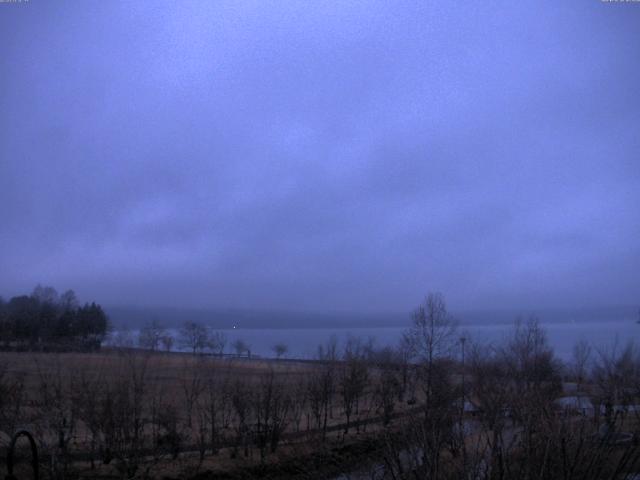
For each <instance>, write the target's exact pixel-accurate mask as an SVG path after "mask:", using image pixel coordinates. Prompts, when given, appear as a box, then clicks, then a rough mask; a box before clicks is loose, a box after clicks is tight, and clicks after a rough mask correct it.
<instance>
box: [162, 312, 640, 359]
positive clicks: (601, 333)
mask: <svg viewBox="0 0 640 480" xmlns="http://www.w3.org/2000/svg"><path fill="white" fill-rule="evenodd" d="M540 325H541V326H542V327H543V328H544V329H545V331H546V333H547V338H548V340H549V343H550V345H551V346H552V347H553V348H554V349H555V352H556V355H557V356H558V357H559V358H561V359H563V360H569V359H570V358H571V355H572V350H573V346H574V345H575V344H576V343H577V342H578V341H580V340H586V341H587V342H589V344H590V345H591V346H592V347H593V348H594V349H600V350H603V349H611V348H614V347H615V346H616V345H617V348H621V347H622V346H624V345H626V344H627V342H628V341H629V340H634V341H635V342H636V343H640V324H638V323H636V322H634V321H629V320H626V321H600V322H598V321H590V322H579V323H578V322H575V323H573V322H553V323H551V322H550V323H545V322H541V323H540ZM513 328H514V327H513V324H481V325H469V324H468V325H460V326H459V335H460V336H462V335H464V336H466V337H468V338H469V339H471V340H473V341H477V342H481V343H494V344H498V343H500V342H502V341H503V340H504V339H505V338H506V337H508V336H509V335H510V334H511V333H512V332H513ZM219 331H221V332H224V334H225V335H226V336H227V340H228V341H227V347H226V349H225V352H227V353H232V347H231V344H232V343H233V342H234V341H235V340H238V339H241V340H243V341H244V342H245V343H247V344H248V345H249V346H250V347H251V353H252V355H260V356H264V357H272V356H273V352H272V350H271V348H272V346H273V345H275V344H276V343H279V342H282V343H285V344H286V345H287V346H288V349H289V350H288V353H287V355H286V356H287V357H288V358H302V359H311V358H314V357H315V355H316V353H317V348H318V345H319V344H326V342H327V341H328V340H329V339H330V338H331V336H333V335H335V336H336V337H337V339H338V348H339V349H340V347H341V346H344V344H345V342H346V340H347V339H348V338H349V336H356V337H362V338H364V339H367V338H370V337H371V338H373V339H374V344H375V345H376V346H377V347H383V346H395V345H397V344H398V342H399V341H400V339H401V337H402V334H403V333H404V332H405V331H406V327H403V328H400V327H372V328H350V329H349V328H345V329H335V328H331V329H329V328H301V329H243V328H237V329H226V330H219ZM171 333H172V334H173V335H174V336H176V338H177V334H178V332H177V330H172V331H171Z"/></svg>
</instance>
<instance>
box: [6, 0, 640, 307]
mask: <svg viewBox="0 0 640 480" xmlns="http://www.w3.org/2000/svg"><path fill="white" fill-rule="evenodd" d="M0 72H1V74H0V212H1V223H0V294H2V296H4V297H5V298H7V297H10V296H12V295H15V294H19V293H23V292H29V291H31V289H32V288H33V286H34V285H35V284H36V283H38V282H40V283H43V284H51V285H53V286H55V287H56V288H58V289H59V290H64V289H67V288H73V289H74V290H76V292H77V293H78V295H79V297H80V298H81V299H83V300H96V301H98V302H100V303H103V304H107V305H171V306H198V307H210V306H211V307H236V308H271V309H294V310H310V311H325V310H326V311H358V312H373V311H383V310H384V311H397V310H403V311H404V310H407V309H411V308H413V307H414V306H415V305H416V304H417V303H418V302H420V300H421V298H422V297H423V295H424V294H425V293H426V292H427V291H440V292H442V293H443V294H444V295H445V296H446V297H447V299H448V301H449V304H450V305H451V306H453V307H454V308H457V309H473V308H492V307H510V308H531V307H553V306H577V305H609V304H637V303H638V302H640V281H639V280H640V4H637V3H603V2H601V1H598V0H580V1H569V0H562V1H560V0H551V1H542V2H540V1H535V2H534V1H530V2H526V1H517V2H514V1H512V0H510V1H503V2H493V1H482V2H480V1H449V2H444V1H437V2H436V1H416V2H388V1H385V2H380V3H377V2H357V1H330V2H321V1H312V2H307V1H298V2H293V1H283V0H279V1H275V2H266V1H256V2H247V3H244V2H238V1H229V2H205V1H202V2H186V1H170V2H159V1H154V2H150V1H149V2H144V1H135V2H134V1H122V2H117V1H79V0H78V1H55V2H53V1H46V2H45V1H43V0H30V1H29V2H28V3H0Z"/></svg>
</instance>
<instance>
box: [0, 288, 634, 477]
mask: <svg viewBox="0 0 640 480" xmlns="http://www.w3.org/2000/svg"><path fill="white" fill-rule="evenodd" d="M184 333H187V332H186V331H185V332H184ZM196 337H197V335H195V336H193V338H196ZM186 338H188V336H185V339H186ZM190 351H191V353H195V354H194V355H179V356H167V355H157V354H155V353H154V352H153V351H151V349H148V350H144V351H143V350H137V351H136V350H134V349H121V350H116V352H118V353H117V354H115V355H110V356H107V359H109V362H108V364H107V363H104V364H102V367H101V368H99V369H96V368H93V367H91V366H90V365H83V366H82V367H78V366H71V367H70V366H69V365H65V364H64V363H63V362H62V360H58V361H57V363H56V362H49V364H48V365H42V364H40V365H38V368H37V371H38V375H37V377H38V378H37V381H36V384H37V390H36V391H37V393H36V394H34V393H33V392H32V393H29V391H28V389H27V388H26V387H25V384H24V379H23V378H21V377H19V376H16V375H13V374H11V373H10V372H9V370H8V369H4V370H3V369H2V368H0V392H1V393H2V395H0V430H1V431H5V432H7V431H12V429H13V428H15V427H16V426H17V425H32V426H33V428H34V430H35V432H36V434H37V437H38V438H39V441H40V442H41V445H42V448H43V449H44V450H45V452H46V453H47V454H49V455H50V456H51V457H52V458H55V459H56V461H50V462H48V463H47V465H46V468H47V469H48V473H49V475H50V477H51V478H71V476H72V473H73V469H74V468H76V467H75V466H74V465H75V464H74V462H73V459H74V458H77V456H78V455H79V453H81V452H82V453H83V454H84V455H88V458H89V461H90V463H91V465H92V468H94V469H96V470H98V469H99V468H100V465H101V464H107V465H109V466H112V467H113V469H114V470H113V471H114V472H116V474H117V475H119V476H120V478H133V477H153V475H154V472H155V473H156V474H158V475H159V474H160V473H159V472H161V471H158V470H155V471H154V468H156V466H157V465H159V464H160V463H161V462H162V461H166V462H171V463H172V464H173V465H181V466H182V468H183V469H184V471H183V474H182V476H183V477H186V478H189V477H190V476H192V475H195V474H196V473H197V472H198V471H200V469H201V468H202V466H203V465H204V462H205V461H206V460H207V459H212V458H216V457H217V456H221V455H224V456H225V458H226V459H231V460H230V461H231V462H232V464H233V465H237V466H241V465H246V464H248V463H253V464H255V463H258V464H259V465H266V463H267V462H268V460H269V458H279V455H281V453H280V450H281V446H282V444H283V443H284V444H286V445H287V447H288V448H287V451H289V452H293V453H294V454H303V452H305V450H304V445H313V449H314V451H316V452H317V453H318V454H321V453H323V452H325V453H326V452H332V451H334V450H335V449H336V448H338V447H340V446H341V445H348V444H349V442H357V441H363V440H361V439H367V441H368V442H370V443H369V444H370V445H371V449H370V450H369V453H368V455H369V457H368V458H366V459H364V460H366V461H365V464H364V466H362V468H363V469H364V471H365V475H366V476H365V477H362V478H372V479H378V480H386V479H393V480H405V479H407V480H408V479H414V480H418V479H433V480H439V479H443V480H453V479H456V480H457V479H491V480H493V479H495V480H511V479H524V478H526V479H541V480H555V479H563V480H574V479H575V480H578V479H586V480H604V479H619V480H623V479H627V478H631V477H630V475H631V474H633V473H637V472H638V471H640V446H639V443H640V408H639V407H638V406H639V405H640V350H639V349H638V348H637V347H636V346H635V345H633V344H631V343H630V344H628V345H626V346H624V347H623V348H619V349H611V350H607V351H597V350H594V349H592V348H591V347H590V346H589V345H588V344H586V343H584V342H580V343H578V344H577V345H576V348H575V351H574V358H573V359H572V361H570V362H567V363H563V362H561V361H560V360H559V359H558V358H557V357H556V356H555V354H554V351H553V349H552V348H551V347H550V345H549V343H548V341H547V338H546V334H545V331H544V329H543V328H542V327H541V326H540V324H539V323H538V322H537V321H536V320H535V319H529V320H526V321H520V322H517V323H516V324H515V326H514V327H513V328H512V330H511V332H510V333H509V335H508V336H507V337H506V338H505V340H504V342H502V343H500V344H486V345H485V344H480V343H476V342H474V341H473V339H470V338H467V337H466V336H464V335H463V334H461V333H460V332H459V329H458V328H457V326H456V323H455V321H454V320H453V319H452V318H451V316H450V315H449V313H448V311H447V307H446V303H445V302H444V298H443V297H442V296H441V295H438V294H430V295H428V296H427V297H426V299H425V301H424V302H423V303H422V304H421V305H420V306H419V307H418V308H417V309H416V311H415V313H414V315H413V318H412V324H411V326H410V328H408V329H407V331H406V334H405V336H404V338H403V340H402V341H401V342H400V344H399V345H397V346H396V347H395V348H389V347H387V348H382V349H380V348H376V346H375V343H374V342H373V341H372V340H370V339H361V338H356V337H351V338H349V339H348V340H347V341H346V342H345V343H344V345H340V344H339V343H338V341H337V339H336V338H335V337H334V338H332V339H330V340H329V341H328V342H326V343H324V344H322V345H319V347H318V351H317V355H316V361H315V362H312V363H305V364H300V365H298V364H289V363H283V362H256V363H255V364H254V363H248V362H237V361H235V360H234V359H233V358H228V359H222V358H217V357H214V356H205V355H199V354H198V353H200V351H199V350H198V349H197V348H196V349H195V350H193V349H192V350H190ZM0 358H1V357H0ZM244 367H246V369H243V368H244ZM69 368H73V371H74V374H73V375H69V371H68V369H69ZM176 368H177V370H176ZM169 369H171V370H169ZM3 372H4V373H3ZM168 379H172V380H171V381H169V380H168ZM568 389H571V392H572V393H571V394H570V395H569V397H567V393H566V391H567V390H568ZM30 395H31V396H30ZM574 397H575V398H579V399H583V400H584V401H585V403H584V404H583V403H581V402H572V403H567V404H563V403H559V399H562V398H571V399H573V398H574ZM585 405H587V406H586V407H585ZM361 460H362V459H361ZM227 463H228V461H227ZM305 467H306V468H310V467H308V465H307V466H305V465H301V466H299V467H298V469H297V470H295V471H296V472H298V477H296V478H309V479H311V478H321V475H320V473H319V472H317V471H314V470H306V471H305V470H304V468H305ZM332 468H334V467H332ZM335 468H343V467H341V466H335ZM325 473H327V472H325ZM328 473H329V474H330V475H334V476H338V474H339V473H341V472H340V471H331V472H328ZM343 473H349V472H348V470H344V471H343ZM305 475H306V476H305ZM243 478H251V477H248V476H244V477H243ZM285 478H286V477H285Z"/></svg>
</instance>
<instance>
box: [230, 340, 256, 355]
mask: <svg viewBox="0 0 640 480" xmlns="http://www.w3.org/2000/svg"><path fill="white" fill-rule="evenodd" d="M231 346H232V347H233V349H234V350H235V351H236V355H238V356H239V357H241V356H242V355H243V354H245V353H246V354H247V355H248V356H250V352H251V349H250V347H249V345H248V344H247V343H245V341H244V340H242V339H240V338H239V339H237V340H236V341H235V342H233V343H232V344H231Z"/></svg>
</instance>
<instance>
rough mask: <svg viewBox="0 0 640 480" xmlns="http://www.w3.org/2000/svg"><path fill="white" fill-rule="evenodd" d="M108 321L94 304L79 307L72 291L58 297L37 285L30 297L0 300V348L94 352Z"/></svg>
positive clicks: (107, 326)
mask: <svg viewBox="0 0 640 480" xmlns="http://www.w3.org/2000/svg"><path fill="white" fill-rule="evenodd" d="M108 330H109V319H108V317H107V315H106V314H105V312H104V310H103V309H102V307H101V306H100V305H98V304H96V303H94V302H92V303H85V304H84V305H80V303H79V302H78V299H77V297H76V294H75V293H74V291H73V290H67V291H66V292H64V293H63V294H61V295H59V294H58V292H57V291H56V290H55V289H54V288H53V287H43V286H41V285H38V286H36V287H35V288H34V290H33V292H32V293H31V295H20V296H15V297H12V298H11V299H10V300H9V301H8V302H5V301H4V300H3V299H2V297H0V348H2V349H5V350H97V349H99V348H100V345H101V344H102V341H103V340H104V338H105V336H106V335H107V332H108Z"/></svg>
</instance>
